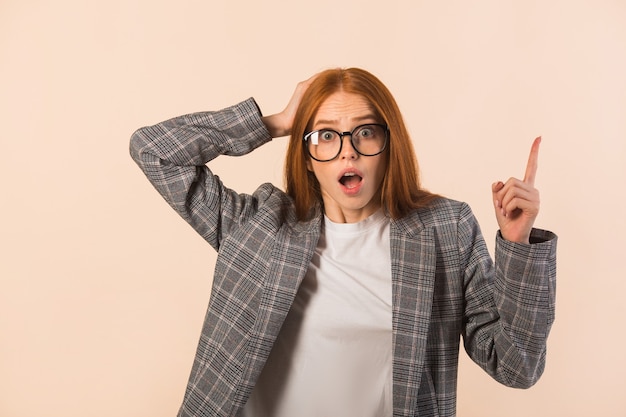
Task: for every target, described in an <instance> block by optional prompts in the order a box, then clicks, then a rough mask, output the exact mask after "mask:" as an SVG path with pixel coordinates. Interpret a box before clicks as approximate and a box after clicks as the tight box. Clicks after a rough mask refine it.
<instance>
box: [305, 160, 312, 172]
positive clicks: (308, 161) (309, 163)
mask: <svg viewBox="0 0 626 417" xmlns="http://www.w3.org/2000/svg"><path fill="white" fill-rule="evenodd" d="M306 169H307V170H309V171H310V172H313V164H312V163H311V158H307V160H306Z"/></svg>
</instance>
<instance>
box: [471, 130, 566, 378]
mask: <svg viewBox="0 0 626 417" xmlns="http://www.w3.org/2000/svg"><path fill="white" fill-rule="evenodd" d="M540 142H541V138H537V139H535V141H534V142H533V146H532V148H531V152H530V156H529V158H528V165H527V167H526V173H525V175H524V179H523V180H521V181H520V180H518V179H515V178H511V179H509V180H508V181H507V182H506V183H502V182H497V183H495V184H494V185H493V186H492V192H493V202H494V208H495V212H496V219H497V221H498V225H499V226H500V232H499V234H498V237H497V239H496V253H495V270H494V267H493V265H492V261H491V258H490V257H489V255H488V253H487V249H486V248H485V244H484V241H483V238H482V235H481V234H480V230H479V228H478V224H477V223H476V220H475V219H474V217H473V215H472V214H471V213H470V212H469V208H468V209H467V212H466V213H465V214H464V215H462V216H461V221H460V222H459V230H460V232H459V247H460V248H461V253H462V254H463V256H462V259H465V262H466V263H465V265H466V269H465V300H466V308H465V320H466V322H465V327H464V334H463V336H464V342H465V349H466V350H467V352H468V354H469V355H470V356H471V357H472V359H473V360H474V361H475V362H476V363H478V364H479V365H480V366H482V367H483V368H484V369H485V370H486V371H487V372H488V373H489V374H490V375H492V376H493V377H494V378H495V379H496V380H498V381H500V382H501V383H503V384H505V385H510V386H515V387H529V386H531V385H533V384H534V383H535V382H536V381H537V380H538V379H539V377H540V376H541V374H542V372H543V369H544V366H545V354H546V342H547V338H548V333H549V332H550V328H551V326H552V322H553V321H554V310H555V305H554V299H555V285H556V281H555V280H556V236H555V235H554V234H553V233H551V232H546V231H540V230H537V229H533V224H534V221H535V219H536V217H537V215H538V213H539V192H538V191H537V190H536V189H535V188H534V181H535V175H536V172H537V159H538V154H539V144H540Z"/></svg>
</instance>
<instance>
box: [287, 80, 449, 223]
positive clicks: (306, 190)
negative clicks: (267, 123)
mask: <svg viewBox="0 0 626 417" xmlns="http://www.w3.org/2000/svg"><path fill="white" fill-rule="evenodd" d="M338 91H344V92H346V93H352V94H358V95H360V96H362V97H363V98H365V99H366V100H367V101H368V102H369V104H370V106H371V108H372V110H373V111H374V113H375V115H376V116H377V117H379V118H380V120H382V121H383V122H384V123H385V124H386V125H387V126H388V128H389V144H388V146H387V150H386V151H385V155H386V158H387V160H388V163H387V170H386V172H385V176H384V179H383V183H382V185H381V193H380V198H381V206H382V207H383V209H384V210H385V213H387V215H388V216H390V217H391V218H393V219H398V218H401V217H403V216H405V215H406V214H407V213H408V212H409V211H411V210H414V209H416V208H420V207H425V206H427V205H428V204H429V203H430V202H431V201H432V200H433V199H434V198H436V197H437V195H435V194H432V193H430V192H428V191H426V190H424V189H422V188H421V185H420V180H419V169H418V164H417V158H416V156H415V151H414V149H413V144H412V142H411V138H410V137H409V133H408V131H407V128H406V126H405V124H404V121H403V119H402V114H401V113H400V109H399V108H398V105H397V103H396V101H395V99H394V98H393V96H392V95H391V93H390V92H389V90H388V89H387V87H386V86H385V85H384V84H383V83H382V82H381V81H380V80H379V79H378V78H376V77H375V76H374V75H372V74H371V73H369V72H367V71H365V70H362V69H359V68H348V69H330V70H326V71H324V72H321V73H320V74H318V76H317V77H316V78H315V79H314V80H313V82H312V83H311V85H310V86H309V87H308V88H307V90H306V92H305V93H304V96H303V97H302V100H301V101H300V105H299V107H298V110H297V111H296V114H295V117H294V122H293V125H292V128H291V138H290V140H289V147H288V149H287V158H286V160H285V185H286V192H287V194H288V195H289V196H291V197H292V198H293V200H294V203H295V207H296V214H297V216H298V219H300V220H305V219H306V218H307V217H308V216H310V214H311V209H312V208H314V207H317V206H321V205H322V204H323V202H322V195H321V190H320V185H319V182H318V181H317V178H316V177H315V174H314V173H313V172H311V171H309V170H308V169H307V160H308V158H310V157H309V155H308V153H307V152H306V149H305V148H304V143H303V142H304V141H303V139H302V137H303V135H304V134H305V133H306V132H308V131H309V130H310V128H311V124H312V123H313V121H314V119H315V116H316V114H317V110H318V109H319V107H320V106H321V105H322V103H323V102H324V101H325V100H326V99H327V98H328V97H329V96H331V95H332V94H334V93H336V92H338Z"/></svg>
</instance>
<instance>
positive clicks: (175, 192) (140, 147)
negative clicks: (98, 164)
mask: <svg viewBox="0 0 626 417" xmlns="http://www.w3.org/2000/svg"><path fill="white" fill-rule="evenodd" d="M269 140H271V135H270V134H269V132H268V130H267V128H266V126H265V125H264V124H263V122H262V120H261V115H260V111H259V109H258V107H257V105H256V103H255V102H254V100H252V99H248V100H246V101H244V102H242V103H240V104H238V105H235V106H231V107H229V108H226V109H224V110H221V111H217V112H203V113H194V114H189V115H185V116H180V117H176V118H173V119H170V120H167V121H164V122H162V123H159V124H156V125H154V126H149V127H144V128H141V129H139V130H137V131H136V132H135V133H134V134H133V136H132V138H131V141H130V153H131V156H132V158H133V159H134V160H135V162H136V163H137V164H138V165H139V167H140V168H141V169H142V171H143V172H144V173H145V175H146V176H147V177H148V179H149V180H150V182H151V183H152V184H153V185H154V187H155V188H156V189H157V191H158V192H159V193H160V194H161V195H162V196H163V198H164V199H165V200H166V201H167V202H168V203H169V204H170V205H171V206H172V207H173V208H174V210H176V212H178V214H179V215H180V216H182V217H183V218H184V219H185V220H186V221H187V222H188V223H189V224H191V226H192V227H193V228H194V229H195V230H196V231H197V232H198V233H199V234H200V235H201V236H202V237H203V238H204V239H205V240H207V241H208V242H209V243H210V244H211V245H212V246H213V247H215V248H216V249H217V248H219V241H220V239H221V236H222V235H223V234H224V233H226V231H227V230H228V229H229V227H230V226H231V225H232V224H233V223H234V222H236V221H237V219H238V218H239V217H240V216H242V215H246V214H247V213H249V212H250V210H252V209H253V207H254V206H255V204H254V196H240V195H238V194H237V193H235V192H234V191H232V190H229V189H228V188H226V187H224V186H223V185H222V183H221V181H220V180H219V178H218V177H216V176H214V175H213V174H212V173H211V171H210V170H209V169H208V168H207V167H206V166H205V164H206V163H207V162H209V161H211V160H212V159H214V158H216V157H217V156H219V155H233V156H238V155H244V154H246V153H248V152H251V151H252V150H253V149H255V148H256V147H258V146H261V145H262V144H264V143H266V142H268V141H269Z"/></svg>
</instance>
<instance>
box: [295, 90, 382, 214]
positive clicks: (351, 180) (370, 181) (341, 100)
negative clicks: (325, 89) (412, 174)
mask: <svg viewBox="0 0 626 417" xmlns="http://www.w3.org/2000/svg"><path fill="white" fill-rule="evenodd" d="M382 122H383V121H382V120H379V119H378V118H377V117H376V116H375V115H374V111H373V110H372V108H371V106H370V105H369V103H368V102H367V100H365V99H364V98H363V97H362V96H360V95H357V94H351V93H345V92H342V91H339V92H336V93H334V94H332V95H331V96H329V97H328V98H327V99H326V101H324V102H323V103H322V105H321V106H320V107H319V109H318V111H317V115H316V117H315V119H314V120H313V126H312V128H311V130H319V129H323V128H328V129H333V130H335V131H337V132H351V131H352V130H353V129H354V128H355V127H357V126H360V125H363V124H367V123H382ZM342 140H343V146H342V148H341V152H340V153H339V155H338V156H337V157H336V158H334V159H332V160H331V161H328V162H319V161H316V160H314V159H312V158H309V160H308V162H307V166H308V169H309V170H310V171H312V172H313V173H314V174H315V177H316V178H317V180H318V181H319V183H320V189H321V193H322V199H323V201H324V211H325V214H326V215H327V216H328V218H330V220H332V221H333V222H336V223H355V222H358V221H361V220H364V219H365V218H367V217H369V216H370V215H371V214H373V213H374V212H376V211H377V210H378V209H379V208H380V206H381V203H380V192H381V191H380V190H381V184H382V181H383V178H384V176H385V172H386V169H387V158H386V155H385V152H387V151H385V152H383V153H381V154H379V155H375V156H362V155H360V154H359V153H357V152H356V151H355V150H354V148H353V147H352V143H351V142H350V135H347V136H344V137H343V138H342Z"/></svg>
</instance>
